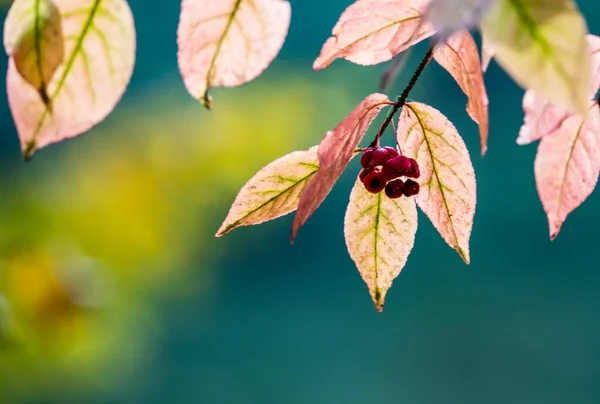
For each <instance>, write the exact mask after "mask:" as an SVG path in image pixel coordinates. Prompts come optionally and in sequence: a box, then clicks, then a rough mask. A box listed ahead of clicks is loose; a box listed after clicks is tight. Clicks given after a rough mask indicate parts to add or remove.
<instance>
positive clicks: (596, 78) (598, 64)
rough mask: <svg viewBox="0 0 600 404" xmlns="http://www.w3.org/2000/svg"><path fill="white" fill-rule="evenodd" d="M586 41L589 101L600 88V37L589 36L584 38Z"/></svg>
mask: <svg viewBox="0 0 600 404" xmlns="http://www.w3.org/2000/svg"><path fill="white" fill-rule="evenodd" d="M586 39H587V43H588V48H589V50H590V58H591V60H590V62H591V78H590V91H589V92H588V96H589V99H590V100H591V99H592V98H594V97H595V96H596V93H597V92H598V88H599V87H600V37H598V36H596V35H591V34H589V35H587V36H586Z"/></svg>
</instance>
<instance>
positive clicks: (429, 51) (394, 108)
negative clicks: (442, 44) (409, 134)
mask: <svg viewBox="0 0 600 404" xmlns="http://www.w3.org/2000/svg"><path fill="white" fill-rule="evenodd" d="M436 45H437V43H436V42H435V41H432V42H431V45H430V46H429V49H427V53H425V56H423V59H422V60H421V63H419V66H417V70H415V73H414V74H413V76H412V77H411V78H410V81H409V82H408V85H407V86H406V88H405V89H404V91H403V92H402V94H401V95H400V96H399V97H398V98H397V99H396V102H394V103H393V104H392V105H393V106H392V109H391V110H390V112H389V113H388V116H387V117H386V118H385V121H383V123H382V124H381V127H380V128H379V131H378V132H377V135H376V136H375V139H373V141H372V142H371V144H369V147H376V146H377V145H378V144H379V139H381V136H383V132H385V130H386V129H387V127H388V126H389V125H390V123H391V122H392V120H393V119H394V116H395V115H396V114H397V113H398V112H399V111H401V110H402V107H403V106H404V104H405V103H406V99H407V98H408V95H409V94H410V92H411V90H412V89H413V87H414V86H415V84H417V80H418V79H419V76H421V73H423V70H424V69H425V66H427V63H429V61H430V60H431V57H432V56H433V50H434V49H435V46H436Z"/></svg>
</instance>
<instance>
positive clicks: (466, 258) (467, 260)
mask: <svg viewBox="0 0 600 404" xmlns="http://www.w3.org/2000/svg"><path fill="white" fill-rule="evenodd" d="M456 252H458V255H460V258H462V260H463V261H464V262H465V264H467V265H469V264H470V263H471V256H470V255H469V251H468V250H466V251H465V250H463V249H462V248H460V247H458V248H457V249H456Z"/></svg>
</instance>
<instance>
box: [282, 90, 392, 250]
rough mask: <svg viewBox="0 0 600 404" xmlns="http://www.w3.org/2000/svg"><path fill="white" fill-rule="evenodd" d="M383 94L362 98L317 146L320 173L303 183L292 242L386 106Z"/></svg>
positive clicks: (293, 225)
mask: <svg viewBox="0 0 600 404" xmlns="http://www.w3.org/2000/svg"><path fill="white" fill-rule="evenodd" d="M389 102H390V101H389V99H388V98H387V96H386V95H383V94H378V93H375V94H371V95H369V96H368V97H367V98H365V99H364V100H363V101H362V102H361V103H360V104H358V106H357V107H356V108H355V109H354V110H353V111H352V112H351V113H350V115H348V116H347V117H346V118H344V120H343V121H342V122H340V123H339V124H338V126H336V127H335V129H334V130H332V131H329V132H327V134H326V135H325V137H324V138H323V140H322V141H321V143H320V144H319V152H318V156H319V171H317V173H316V174H315V176H314V177H313V178H311V180H310V181H309V182H308V184H306V186H305V188H304V190H303V191H302V195H301V196H300V203H299V205H298V210H297V211H296V216H295V217H294V223H293V224H292V237H291V241H292V242H294V238H295V237H296V234H297V233H298V230H299V229H300V227H302V225H304V223H306V221H307V220H308V219H309V218H310V217H311V216H312V214H313V213H314V212H315V210H317V208H318V207H319V206H320V205H321V203H323V201H324V200H325V198H326V197H327V195H329V192H330V191H331V189H332V188H333V186H334V185H335V183H336V182H337V180H338V178H339V177H340V175H342V173H343V172H344V170H345V169H346V166H347V165H348V163H349V162H350V160H351V159H352V157H353V155H354V151H355V149H356V147H357V146H358V144H359V143H360V141H361V140H362V138H363V137H364V135H365V133H366V132H367V129H369V126H370V125H371V123H372V122H373V120H374V119H375V117H377V114H379V111H380V110H381V108H383V107H384V106H386V105H388V104H389Z"/></svg>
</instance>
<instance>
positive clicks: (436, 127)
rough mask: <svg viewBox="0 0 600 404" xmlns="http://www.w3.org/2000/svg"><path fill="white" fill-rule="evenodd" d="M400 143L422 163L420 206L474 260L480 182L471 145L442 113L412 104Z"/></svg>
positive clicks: (400, 130)
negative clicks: (473, 235)
mask: <svg viewBox="0 0 600 404" xmlns="http://www.w3.org/2000/svg"><path fill="white" fill-rule="evenodd" d="M398 144H399V145H400V146H401V147H402V150H403V152H404V154H405V155H406V156H409V157H413V158H414V159H415V160H417V162H418V163H419V167H420V170H421V176H420V177H419V180H418V182H419V184H420V186H421V190H420V191H419V193H418V195H417V196H416V199H417V204H418V205H419V207H420V208H421V209H422V210H423V212H424V213H425V214H426V215H427V217H428V218H429V219H430V220H431V222H432V223H433V225H434V227H435V228H436V229H437V231H438V232H439V233H440V235H441V236H442V237H443V238H444V240H445V241H446V243H448V245H450V246H451V247H452V248H454V249H455V250H456V251H457V252H458V254H459V255H460V256H461V258H462V259H463V260H464V261H465V262H466V263H467V264H468V263H469V261H470V258H469V239H470V237H471V229H472V227H473V217H474V215H475V203H476V185H475V172H474V171H473V166H472V165H471V159H470V157H469V152H468V150H467V147H466V146H465V143H464V142H463V140H462V138H461V137H460V135H459V134H458V132H457V131H456V128H455V127H454V125H452V123H451V122H450V121H449V120H448V119H447V118H446V117H445V116H444V115H442V113H441V112H439V111H438V110H436V109H434V108H432V107H430V106H428V105H425V104H421V103H418V102H411V103H408V104H406V105H405V107H404V109H403V110H402V114H401V116H400V122H399V123H398Z"/></svg>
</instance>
